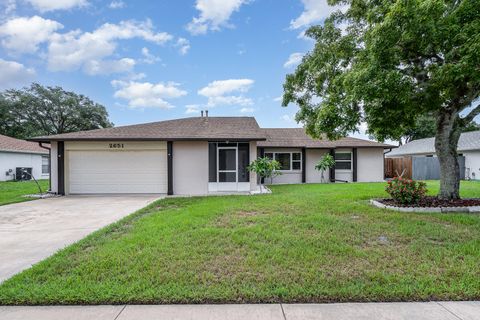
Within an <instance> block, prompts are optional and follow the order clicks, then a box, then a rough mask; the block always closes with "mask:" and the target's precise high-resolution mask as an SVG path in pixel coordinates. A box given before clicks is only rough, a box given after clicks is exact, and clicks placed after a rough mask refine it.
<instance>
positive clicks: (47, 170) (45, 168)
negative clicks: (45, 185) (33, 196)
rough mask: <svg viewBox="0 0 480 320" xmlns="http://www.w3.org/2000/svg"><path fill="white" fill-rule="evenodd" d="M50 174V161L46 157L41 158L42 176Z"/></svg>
mask: <svg viewBox="0 0 480 320" xmlns="http://www.w3.org/2000/svg"><path fill="white" fill-rule="evenodd" d="M48 173H50V159H49V157H47V156H42V174H48Z"/></svg>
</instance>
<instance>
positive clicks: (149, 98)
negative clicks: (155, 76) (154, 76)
mask: <svg viewBox="0 0 480 320" xmlns="http://www.w3.org/2000/svg"><path fill="white" fill-rule="evenodd" d="M112 85H113V87H115V88H116V89H118V90H117V91H115V94H114V97H115V98H121V99H125V100H127V101H128V106H129V107H131V108H161V109H170V108H173V106H172V105H171V104H170V103H169V102H168V101H167V100H169V99H175V98H180V97H182V96H184V95H186V94H187V92H186V91H184V90H181V89H179V88H178V86H179V84H178V83H174V82H167V83H162V82H159V83H155V84H154V83H150V82H136V81H129V82H126V81H120V80H114V81H112Z"/></svg>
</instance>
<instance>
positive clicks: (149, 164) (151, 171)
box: [68, 150, 167, 194]
mask: <svg viewBox="0 0 480 320" xmlns="http://www.w3.org/2000/svg"><path fill="white" fill-rule="evenodd" d="M68 159H69V160H68V166H69V168H68V172H69V175H68V186H69V191H70V193H72V194H91V193H167V153H166V150H148V151H139V150H137V151H68Z"/></svg>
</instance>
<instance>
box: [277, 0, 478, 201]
mask: <svg viewBox="0 0 480 320" xmlns="http://www.w3.org/2000/svg"><path fill="white" fill-rule="evenodd" d="M329 4H330V5H343V6H344V8H345V9H344V10H343V12H340V11H338V12H336V13H334V14H332V15H331V16H330V17H329V18H328V19H327V20H326V21H325V23H324V25H323V26H314V27H311V28H310V29H309V30H308V31H307V32H306V34H307V35H308V36H309V37H311V38H313V39H314V40H315V42H316V44H315V47H314V49H313V50H312V51H311V52H309V53H308V54H306V55H305V57H304V58H303V60H302V63H301V64H300V65H299V66H298V67H297V69H296V70H295V72H294V73H293V74H290V75H288V76H287V79H286V82H285V84H284V95H283V105H287V104H288V103H291V102H293V103H296V104H298V105H299V107H300V110H299V112H298V113H297V115H296V119H297V121H300V122H302V123H304V125H305V127H306V130H307V132H308V133H309V134H310V135H312V136H313V137H320V136H321V135H322V134H326V135H327V136H328V137H329V138H333V139H336V138H339V137H342V136H345V135H347V134H348V133H349V132H352V131H355V130H356V129H357V127H358V125H359V124H360V123H361V122H362V121H365V122H366V123H367V124H368V131H367V132H368V134H370V135H372V136H373V137H375V138H377V139H379V140H385V139H393V140H398V139H399V138H400V137H402V136H403V135H404V134H405V132H407V130H408V129H410V128H412V126H414V124H415V123H416V120H417V119H418V118H419V117H421V116H424V115H427V114H433V115H434V117H435V121H436V130H435V131H436V132H435V149H436V153H437V156H438V159H439V161H440V170H441V182H440V192H439V195H438V196H439V197H440V198H442V199H456V198H459V187H460V181H459V171H460V169H459V165H458V162H457V152H456V149H457V144H458V139H459V137H460V132H461V131H462V128H464V127H466V126H467V125H468V124H469V123H471V122H472V121H473V119H474V118H475V117H476V116H477V115H479V114H480V106H479V105H478V103H477V104H475V100H476V99H478V97H479V93H480V9H479V8H480V0H457V1H454V0H452V1H450V0H386V1H378V0H343V1H341V0H329Z"/></svg>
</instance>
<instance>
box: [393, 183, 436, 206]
mask: <svg viewBox="0 0 480 320" xmlns="http://www.w3.org/2000/svg"><path fill="white" fill-rule="evenodd" d="M385 191H387V193H388V194H389V195H390V197H392V199H393V200H394V201H395V202H397V203H399V204H403V205H405V204H415V203H418V201H419V200H420V199H422V198H423V197H424V196H425V194H426V193H427V185H426V183H425V182H421V181H415V180H411V179H404V178H402V177H395V178H393V179H392V180H390V181H388V184H387V186H386V187H385Z"/></svg>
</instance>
